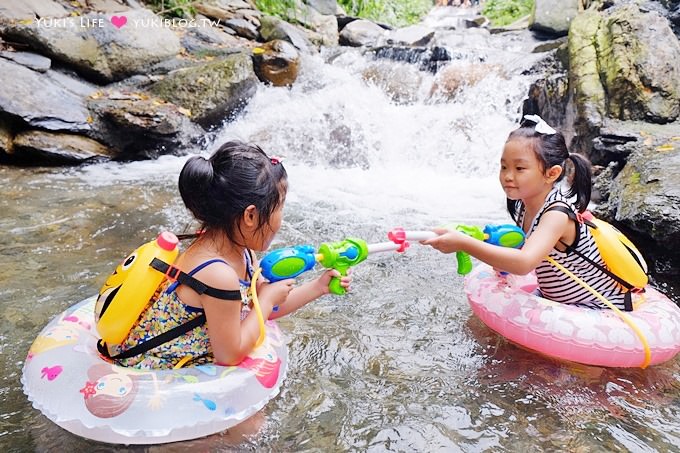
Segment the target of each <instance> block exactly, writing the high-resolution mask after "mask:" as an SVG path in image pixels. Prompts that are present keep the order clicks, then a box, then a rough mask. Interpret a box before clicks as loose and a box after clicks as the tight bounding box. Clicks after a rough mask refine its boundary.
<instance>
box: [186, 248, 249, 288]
mask: <svg viewBox="0 0 680 453" xmlns="http://www.w3.org/2000/svg"><path fill="white" fill-rule="evenodd" d="M178 267H179V268H180V269H182V270H183V271H184V272H186V273H191V274H193V276H194V277H196V278H197V279H198V280H199V281H201V282H202V283H204V284H205V285H208V286H211V287H213V288H217V289H233V288H234V287H238V275H237V273H236V271H235V270H234V268H233V267H232V266H231V265H230V264H229V263H228V262H227V260H225V259H224V258H223V257H221V256H219V255H214V254H205V253H187V254H185V255H184V256H182V257H181V261H180V262H179V265H178Z"/></svg>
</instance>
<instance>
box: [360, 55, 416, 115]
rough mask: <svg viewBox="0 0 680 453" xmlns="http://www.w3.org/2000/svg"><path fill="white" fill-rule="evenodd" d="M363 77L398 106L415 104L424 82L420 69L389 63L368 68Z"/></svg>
mask: <svg viewBox="0 0 680 453" xmlns="http://www.w3.org/2000/svg"><path fill="white" fill-rule="evenodd" d="M362 76H363V78H364V80H366V82H368V83H372V84H374V85H376V86H378V87H379V88H380V89H382V90H383V92H385V94H387V95H388V96H389V97H390V98H391V99H392V100H393V101H394V102H395V103H397V104H411V103H413V102H415V101H416V100H417V99H418V92H419V89H420V85H421V83H422V80H423V76H422V73H421V72H420V71H419V70H418V68H416V67H414V66H411V65H406V64H399V63H394V62H389V61H382V62H378V63H374V64H372V65H370V66H368V67H367V68H366V69H365V70H364V71H363V73H362Z"/></svg>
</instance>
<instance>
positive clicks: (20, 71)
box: [0, 58, 94, 133]
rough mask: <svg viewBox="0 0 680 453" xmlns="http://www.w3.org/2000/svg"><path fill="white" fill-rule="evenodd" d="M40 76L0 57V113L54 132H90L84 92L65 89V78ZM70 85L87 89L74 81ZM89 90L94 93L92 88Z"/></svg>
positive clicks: (50, 72) (62, 76) (44, 74)
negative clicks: (0, 88)
mask: <svg viewBox="0 0 680 453" xmlns="http://www.w3.org/2000/svg"><path fill="white" fill-rule="evenodd" d="M53 73H54V71H48V72H47V73H40V72H36V71H33V70H31V69H28V68H26V67H24V66H22V65H19V64H16V63H15V62H13V61H9V60H5V59H3V58H0V86H1V87H2V90H0V113H3V112H4V114H6V115H7V114H8V115H11V116H12V117H16V118H20V119H21V120H22V121H24V122H25V123H27V124H28V125H30V126H33V127H37V128H42V129H48V130H53V131H71V132H79V133H85V132H87V131H89V130H90V129H91V126H90V121H89V112H88V110H87V106H86V101H85V96H84V95H83V94H84V93H82V92H80V93H77V92H74V90H73V89H69V88H71V87H68V88H67V86H65V85H68V83H69V82H67V81H66V80H67V79H69V77H68V76H64V75H56V74H55V75H54V76H53ZM70 83H71V84H72V85H78V86H80V87H81V88H80V89H81V90H87V86H86V85H84V84H80V83H79V82H77V81H76V80H75V79H74V80H71V81H70ZM91 91H94V89H92V90H91Z"/></svg>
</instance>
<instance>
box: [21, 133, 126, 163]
mask: <svg viewBox="0 0 680 453" xmlns="http://www.w3.org/2000/svg"><path fill="white" fill-rule="evenodd" d="M12 147H13V150H12V154H11V161H16V162H22V163H28V164H40V165H44V164H56V165H66V164H71V165H73V164H80V163H83V162H85V161H88V160H92V159H96V158H105V159H109V158H111V157H113V156H114V155H115V152H113V151H112V150H111V149H109V148H107V147H106V146H104V145H102V144H101V143H99V142H97V141H95V140H92V139H89V138H86V137H82V136H79V135H72V134H64V133H58V132H47V131H37V130H32V131H25V132H21V133H19V134H17V135H16V137H14V142H13V145H12Z"/></svg>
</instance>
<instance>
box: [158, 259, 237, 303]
mask: <svg viewBox="0 0 680 453" xmlns="http://www.w3.org/2000/svg"><path fill="white" fill-rule="evenodd" d="M211 262H214V261H211ZM211 262H208V263H211ZM149 266H151V267H152V268H154V269H156V270H157V271H158V272H161V273H163V274H165V276H166V277H167V278H168V279H169V280H175V281H177V282H178V283H179V284H180V285H186V286H188V287H189V288H191V289H193V290H194V291H196V293H197V294H199V295H200V294H206V295H208V296H210V297H214V298H216V299H222V300H241V291H240V290H236V289H217V288H213V287H212V286H208V285H206V284H205V283H203V282H202V281H200V280H198V279H196V278H194V277H192V276H191V275H189V274H187V273H185V272H183V271H181V270H179V268H177V267H175V266H173V265H171V264H168V263H166V262H165V261H162V260H159V259H158V258H154V259H153V260H152V261H151V264H149Z"/></svg>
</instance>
